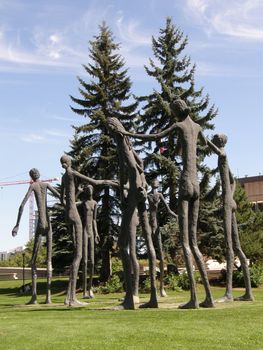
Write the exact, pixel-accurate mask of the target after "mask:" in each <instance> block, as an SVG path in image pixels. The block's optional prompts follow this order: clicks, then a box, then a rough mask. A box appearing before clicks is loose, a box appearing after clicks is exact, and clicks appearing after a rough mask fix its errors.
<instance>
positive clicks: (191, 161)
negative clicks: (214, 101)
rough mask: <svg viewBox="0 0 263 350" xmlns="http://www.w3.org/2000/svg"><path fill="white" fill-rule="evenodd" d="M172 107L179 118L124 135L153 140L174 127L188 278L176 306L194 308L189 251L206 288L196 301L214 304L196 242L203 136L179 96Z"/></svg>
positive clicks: (191, 264) (192, 273)
mask: <svg viewBox="0 0 263 350" xmlns="http://www.w3.org/2000/svg"><path fill="white" fill-rule="evenodd" d="M172 108H173V109H174V112H175V114H176V115H177V117H178V119H179V122H176V123H174V124H172V125H171V126H170V127H169V128H167V129H166V130H164V131H162V132H160V133H157V134H150V135H143V134H132V133H127V132H125V135H128V136H133V137H136V138H139V139H142V140H157V139H160V138H162V137H164V136H166V135H168V134H169V133H171V132H172V131H173V130H177V131H178V135H179V140H180V142H181V149H182V159H183V170H182V173H181V178H180V182H179V195H178V220H179V229H180V240H181V243H182V247H183V252H184V259H185V265H186V269H187V273H188V277H189V280H190V300H189V302H187V303H186V304H183V305H180V306H179V308H183V309H188V308H198V302H197V296H196V286H195V279H194V272H193V263H192V256H191V253H192V254H193V255H194V258H195V261H196V264H197V266H198V269H199V271H200V275H201V278H202V283H203V285H204V288H205V292H206V297H205V300H204V301H203V302H201V303H200V304H199V305H200V306H202V307H214V303H213V299H212V295H211V291H210V286H209V281H208V277H207V272H206V267H205V264H204V261H203V256H202V254H201V252H200V250H199V248H198V245H197V220H198V214H199V199H200V192H199V182H198V178H197V155H196V151H197V140H198V138H201V140H202V141H203V142H205V143H206V139H205V137H204V135H203V133H202V128H201V126H200V125H199V124H197V123H195V122H194V121H193V120H192V119H191V117H190V115H189V112H190V109H189V108H188V107H187V105H186V103H185V102H184V101H182V100H181V99H177V100H175V101H174V103H173V106H172Z"/></svg>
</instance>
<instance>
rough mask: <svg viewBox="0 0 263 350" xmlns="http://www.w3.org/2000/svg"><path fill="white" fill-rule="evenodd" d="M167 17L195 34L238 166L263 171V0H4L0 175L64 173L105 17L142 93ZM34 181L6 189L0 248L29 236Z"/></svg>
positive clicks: (193, 43) (200, 67) (201, 80)
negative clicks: (74, 104)
mask: <svg viewBox="0 0 263 350" xmlns="http://www.w3.org/2000/svg"><path fill="white" fill-rule="evenodd" d="M167 16H172V18H173V21H174V23H175V24H176V25H177V26H178V27H179V28H180V29H181V30H182V31H183V32H184V34H185V35H188V37H189V44H188V46H187V47H186V49H185V54H188V55H190V56H191V60H192V63H196V65H197V70H196V86H197V87H202V86H203V87H204V92H205V93H208V94H209V95H210V100H211V103H214V104H215V105H216V106H217V107H218V109H219V114H218V117H217V118H216V120H215V131H216V132H220V133H225V134H227V135H228V138H229V142H228V144H227V152H228V156H229V162H230V165H231V168H232V171H233V173H234V174H235V175H236V176H240V177H241V176H244V175H246V174H247V175H251V176H252V175H258V174H259V173H260V172H262V171H263V169H262V163H261V160H260V158H259V149H260V147H261V146H262V130H263V121H262V105H261V103H262V101H263V89H262V80H263V69H262V62H263V45H262V42H263V2H262V1H261V0H213V1H211V0H149V1H147V0H145V1H139V0H133V1H125V0H115V1H113V0H112V1H110V0H109V1H107V0H100V1H90V0H77V1H69V0H64V1H62V0H60V1H59V0H52V1H50V0H45V1H44V0H43V1H42V0H38V1H33V0H31V1H30V0H28V1H26V0H0V96H1V110H0V120H1V123H0V149H1V173H0V182H5V181H17V180H24V179H25V180H26V179H28V170H29V169H31V168H32V167H37V168H38V169H39V170H40V172H41V175H42V178H53V177H59V176H61V167H60V163H59V158H60V156H61V155H62V154H63V152H64V151H67V150H68V149H69V146H68V145H69V142H68V140H69V139H70V138H71V136H72V134H73V133H72V128H71V125H72V124H74V125H78V124H81V123H82V122H83V120H82V118H81V117H77V116H76V115H75V114H74V113H73V112H72V111H71V110H70V98H69V95H73V96H75V97H79V95H78V82H77V79H76V76H77V75H81V76H83V73H84V72H83V68H82V66H81V64H83V63H84V64H87V63H88V62H89V57H88V42H89V40H92V38H93V35H96V34H97V33H98V25H99V24H100V23H102V21H103V20H105V21H106V23H107V24H108V25H109V27H110V28H111V30H112V32H113V34H114V37H115V39H116V41H117V42H120V43H121V51H120V53H121V54H122V56H123V57H124V59H125V61H126V66H127V67H128V68H129V75H130V77H131V80H132V81H133V86H132V92H133V93H135V94H137V95H139V94H147V93H149V92H150V91H151V90H152V88H153V86H154V82H153V81H152V80H151V79H150V78H148V77H147V76H146V73H145V71H144V68H143V66H144V65H145V64H147V62H148V58H149V57H152V52H151V36H152V35H154V36H155V37H156V36H157V35H158V32H159V29H160V28H163V27H164V25H165V19H166V17H167ZM207 162H209V164H213V165H214V164H216V158H215V157H211V159H207ZM27 187H28V186H27V185H19V186H9V187H3V188H0V223H1V224H0V237H1V241H0V242H1V243H0V251H5V250H9V249H12V248H14V247H17V246H20V245H23V244H24V243H25V242H26V241H27V239H28V208H25V211H24V215H23V220H22V222H21V227H20V231H19V233H18V236H17V237H16V238H13V237H11V230H12V227H13V226H14V224H15V221H16V216H17V210H18V207H19V205H20V202H21V201H22V199H23V196H24V194H25V192H26V190H27Z"/></svg>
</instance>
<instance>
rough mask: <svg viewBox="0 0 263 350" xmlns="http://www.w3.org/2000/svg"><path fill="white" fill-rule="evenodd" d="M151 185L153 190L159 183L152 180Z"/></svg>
mask: <svg viewBox="0 0 263 350" xmlns="http://www.w3.org/2000/svg"><path fill="white" fill-rule="evenodd" d="M151 185H152V188H153V189H156V188H158V187H159V181H158V180H157V179H154V180H152V183H151Z"/></svg>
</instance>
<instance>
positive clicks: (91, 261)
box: [88, 234, 95, 298]
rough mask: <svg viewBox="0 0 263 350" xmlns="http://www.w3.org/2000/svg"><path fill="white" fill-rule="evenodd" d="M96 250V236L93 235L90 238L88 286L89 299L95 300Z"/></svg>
mask: <svg viewBox="0 0 263 350" xmlns="http://www.w3.org/2000/svg"><path fill="white" fill-rule="evenodd" d="M94 250H95V244H94V236H93V234H92V235H91V236H90V237H89V238H88V252H89V253H88V255H89V286H88V296H89V298H94V294H93V291H92V285H93V276H94V266H95V259H94V255H95V254H94Z"/></svg>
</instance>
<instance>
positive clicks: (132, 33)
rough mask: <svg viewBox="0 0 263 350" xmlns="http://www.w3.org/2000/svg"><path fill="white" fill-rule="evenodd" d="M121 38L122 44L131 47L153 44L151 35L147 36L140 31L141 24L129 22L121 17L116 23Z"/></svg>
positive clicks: (133, 21)
mask: <svg viewBox="0 0 263 350" xmlns="http://www.w3.org/2000/svg"><path fill="white" fill-rule="evenodd" d="M116 26H117V30H118V34H119V37H120V38H121V41H122V44H123V45H124V46H125V45H127V44H128V45H130V46H132V47H133V46H145V45H147V46H149V45H150V44H151V35H145V34H144V31H143V30H142V29H141V30H140V28H139V27H140V23H139V22H138V21H135V20H129V21H127V20H126V19H124V17H123V16H122V15H121V16H119V18H118V19H117V21H116Z"/></svg>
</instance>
